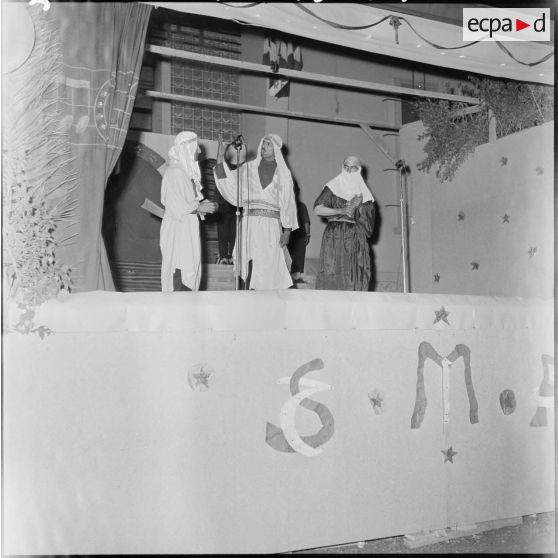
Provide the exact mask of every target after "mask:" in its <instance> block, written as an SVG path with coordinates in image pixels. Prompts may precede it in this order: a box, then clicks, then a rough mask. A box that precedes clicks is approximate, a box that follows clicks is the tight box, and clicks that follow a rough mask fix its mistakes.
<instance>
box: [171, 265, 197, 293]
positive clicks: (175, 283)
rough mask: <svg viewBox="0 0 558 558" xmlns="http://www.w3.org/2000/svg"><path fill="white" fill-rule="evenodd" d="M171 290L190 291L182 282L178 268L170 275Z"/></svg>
mask: <svg viewBox="0 0 558 558" xmlns="http://www.w3.org/2000/svg"><path fill="white" fill-rule="evenodd" d="M172 290H173V291H191V290H192V289H189V288H188V287H187V286H186V285H183V284H182V273H181V272H180V269H175V270H174V274H173V276H172Z"/></svg>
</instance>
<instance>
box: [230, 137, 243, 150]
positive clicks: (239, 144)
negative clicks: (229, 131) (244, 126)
mask: <svg viewBox="0 0 558 558" xmlns="http://www.w3.org/2000/svg"><path fill="white" fill-rule="evenodd" d="M232 144H233V145H234V147H235V149H240V148H241V147H242V146H243V145H246V142H245V141H244V138H243V137H242V134H239V135H238V136H237V137H236V139H235V140H234V141H233V142H232Z"/></svg>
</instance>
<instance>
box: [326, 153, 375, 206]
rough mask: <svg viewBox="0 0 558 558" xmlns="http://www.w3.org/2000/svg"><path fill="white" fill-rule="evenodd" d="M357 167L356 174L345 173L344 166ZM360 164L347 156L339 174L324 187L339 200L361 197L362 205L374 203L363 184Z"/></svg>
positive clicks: (356, 159) (368, 190)
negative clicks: (368, 202) (369, 202)
mask: <svg viewBox="0 0 558 558" xmlns="http://www.w3.org/2000/svg"><path fill="white" fill-rule="evenodd" d="M345 164H347V165H348V166H354V167H358V171H356V172H347V171H346V170H345V167H344V165H345ZM361 170H362V163H361V162H360V159H359V158H358V157H355V156H354V155H349V156H348V157H345V160H344V161H343V167H342V168H341V173H340V174H338V175H337V176H336V177H334V178H332V179H331V180H330V181H329V182H328V183H327V184H326V186H327V187H328V188H329V189H330V190H331V191H332V192H333V193H334V194H335V195H336V196H337V197H339V198H343V199H344V200H347V201H349V200H351V199H352V198H353V197H354V196H358V195H359V194H361V195H362V203H365V202H367V201H376V200H375V199H374V196H373V195H372V192H371V191H370V189H369V188H368V186H367V185H366V182H364V179H363V178H362V175H361Z"/></svg>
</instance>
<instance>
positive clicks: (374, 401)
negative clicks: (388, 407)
mask: <svg viewBox="0 0 558 558" xmlns="http://www.w3.org/2000/svg"><path fill="white" fill-rule="evenodd" d="M382 401H383V399H382V396H381V395H380V394H379V393H378V395H376V397H371V398H370V403H372V407H374V408H375V407H381V406H382Z"/></svg>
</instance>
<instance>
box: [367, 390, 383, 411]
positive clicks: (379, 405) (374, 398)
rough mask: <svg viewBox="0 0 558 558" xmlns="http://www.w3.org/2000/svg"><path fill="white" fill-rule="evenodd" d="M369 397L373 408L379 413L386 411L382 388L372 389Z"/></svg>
mask: <svg viewBox="0 0 558 558" xmlns="http://www.w3.org/2000/svg"><path fill="white" fill-rule="evenodd" d="M368 399H369V401H370V403H371V405H372V409H373V410H374V412H375V413H376V414H377V415H380V414H382V413H383V412H384V407H383V403H384V395H383V393H382V392H381V391H380V390H378V389H375V390H373V391H371V392H370V393H369V394H368Z"/></svg>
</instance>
